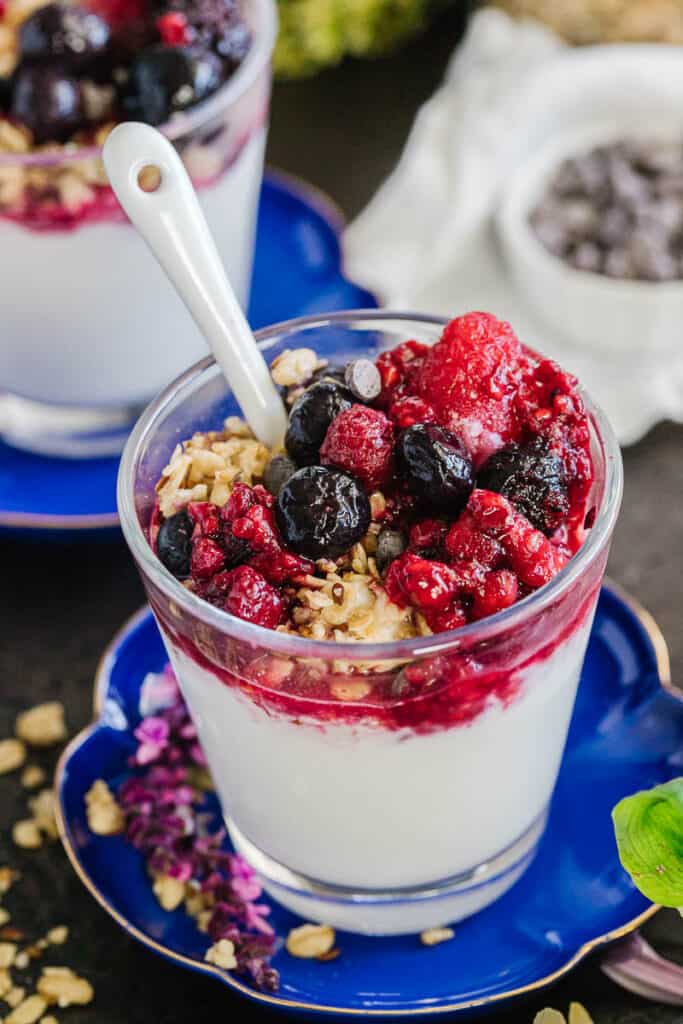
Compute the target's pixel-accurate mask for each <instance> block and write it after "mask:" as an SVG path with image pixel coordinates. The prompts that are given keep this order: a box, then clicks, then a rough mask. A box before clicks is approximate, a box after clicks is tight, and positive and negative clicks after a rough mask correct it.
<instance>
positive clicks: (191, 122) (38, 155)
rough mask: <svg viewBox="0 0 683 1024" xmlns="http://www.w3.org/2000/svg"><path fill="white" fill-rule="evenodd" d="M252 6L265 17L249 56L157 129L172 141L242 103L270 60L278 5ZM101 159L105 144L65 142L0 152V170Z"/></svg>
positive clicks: (268, 0) (271, 0)
mask: <svg viewBox="0 0 683 1024" xmlns="http://www.w3.org/2000/svg"><path fill="white" fill-rule="evenodd" d="M249 3H250V4H252V5H253V6H254V8H255V9H256V10H257V11H258V13H259V15H262V16H263V24H259V30H258V32H255V33H254V36H253V42H252V45H251V46H250V47H249V51H248V53H247V56H246V57H245V59H244V60H243V61H242V63H241V64H240V66H239V67H238V68H237V70H236V71H235V73H234V74H232V75H231V76H230V78H229V79H228V80H227V82H225V83H224V84H223V85H222V86H221V87H220V89H217V90H216V92H215V93H213V95H211V96H208V97H207V99H205V100H202V101H201V102H200V103H197V105H196V106H194V107H191V108H190V109H189V110H185V111H181V112H180V113H178V114H177V115H176V116H175V117H173V118H171V120H170V121H167V122H166V124H163V125H159V126H158V130H159V131H160V132H163V134H164V135H165V136H166V138H168V139H170V140H171V142H175V141H177V140H178V139H182V138H183V137H184V136H185V135H190V134H191V133H192V132H193V131H195V130H196V129H197V128H199V127H201V126H202V125H203V124H205V123H206V122H207V121H209V120H210V119H211V118H212V117H214V116H215V115H217V114H220V113H222V112H223V111H224V110H225V109H226V108H227V107H230V106H232V105H233V104H234V103H236V102H237V101H238V100H240V99H241V98H242V96H244V94H245V93H246V92H247V91H248V90H249V89H250V88H251V86H252V85H253V84H254V82H255V81H256V80H257V78H258V76H259V75H260V74H261V72H262V71H263V69H264V67H266V66H267V64H268V62H269V61H270V59H271V57H272V55H273V50H274V48H275V41H276V38H277V29H278V15H277V6H276V2H275V0H249ZM117 123H122V122H117ZM101 156H102V145H96V144H93V145H83V146H82V145H79V144H78V143H66V144H65V145H63V146H61V147H60V149H59V151H58V152H50V151H41V152H29V153H0V167H53V166H57V165H59V164H71V163H76V162H77V161H79V160H98V159H100V157H101Z"/></svg>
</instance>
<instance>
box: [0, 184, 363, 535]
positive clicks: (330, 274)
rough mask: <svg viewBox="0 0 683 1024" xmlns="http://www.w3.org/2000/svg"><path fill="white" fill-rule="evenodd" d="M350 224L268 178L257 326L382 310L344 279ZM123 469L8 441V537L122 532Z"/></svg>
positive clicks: (307, 188) (305, 189)
mask: <svg viewBox="0 0 683 1024" xmlns="http://www.w3.org/2000/svg"><path fill="white" fill-rule="evenodd" d="M343 227H344V217H343V215H342V213H341V211H340V210H339V209H338V208H337V207H336V206H335V204H334V203H333V202H332V200H331V199H329V198H328V197H327V196H326V195H324V194H323V193H322V192H320V191H318V190H317V189H315V188H314V187H313V186H311V185H309V184H307V183H306V182H303V181H299V180H297V179H295V178H291V177H289V175H286V174H282V173H280V172H278V171H269V172H268V173H267V174H266V177H265V180H264V184H263V190H262V192H261V203H260V207H259V217H258V229H257V237H256V254H255V260H254V277H253V285H252V298H251V305H250V309H249V319H250V323H251V324H252V326H253V327H255V328H258V327H265V326H267V325H268V324H274V323H278V322H279V321H280V320H288V319H289V318H290V317H295V316H304V315H305V314H309V313H319V312H327V311H333V310H341V309H362V308H366V309H367V308H374V307H375V306H376V305H377V301H376V299H375V297H374V296H373V295H371V294H370V292H366V291H364V290H363V289H362V288H358V287H356V285H354V284H351V282H349V281H347V280H346V278H345V277H344V275H343V270H342V266H341V252H340V245H339V236H340V234H341V231H342V229H343ZM118 465H119V460H118V459H117V458H99V459H87V460H77V459H76V460H73V459H59V458H46V457H44V456H39V455H32V454H29V453H28V452H22V451H19V450H18V449H16V448H10V447H9V446H8V445H5V444H3V443H2V442H1V441H0V533H2V532H4V531H12V532H13V533H20V534H28V535H30V536H35V537H42V538H44V537H48V536H53V535H55V534H56V535H58V536H60V537H61V536H63V534H64V533H65V532H66V533H67V534H72V533H73V532H74V531H79V532H80V531H107V532H112V531H115V530H116V529H117V528H118V515H117V512H116V474H117V472H118ZM26 481H30V483H31V486H30V487H27V486H26Z"/></svg>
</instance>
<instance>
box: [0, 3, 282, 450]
mask: <svg viewBox="0 0 683 1024" xmlns="http://www.w3.org/2000/svg"><path fill="white" fill-rule="evenodd" d="M244 11H245V16H246V17H247V19H248V21H249V22H250V24H251V27H252V32H253V41H252V46H251V49H250V51H249V53H248V55H247V57H246V59H245V61H244V63H243V64H242V65H241V67H240V68H239V69H238V70H237V71H236V73H235V74H234V75H233V76H232V78H231V79H230V80H229V81H228V82H226V84H225V85H224V86H223V87H222V88H221V89H220V90H219V91H218V92H217V93H215V94H214V95H213V96H211V97H210V98H209V99H208V100H206V101H204V102H203V103H201V104H199V105H198V106H196V107H194V108H193V109H192V110H189V111H187V112H185V113H184V114H182V115H179V116H177V117H175V118H174V119H173V120H172V122H170V123H169V125H167V126H166V127H165V128H164V131H165V133H166V134H167V135H168V136H169V137H170V138H171V139H172V141H173V142H174V143H175V145H176V147H177V149H178V151H179V152H180V154H181V156H182V158H183V161H184V163H185V165H186V167H187V169H188V171H189V172H190V175H191V177H192V179H193V182H194V184H195V187H196V188H197V190H198V193H199V198H200V202H201V204H202V207H203V209H204V213H205V215H206V218H207V220H208V223H209V226H210V228H211V232H212V234H213V236H214V238H215V240H216V244H217V245H218V250H219V252H220V254H221V256H222V258H223V260H224V263H225V266H226V269H227V271H228V274H229V276H230V279H231V281H232V283H233V285H234V287H235V290H236V292H237V295H238V297H239V298H240V300H241V301H242V303H243V304H244V305H246V302H247V298H248V294H249V283H250V277H251V266H252V258H253V249H254V235H255V227H256V212H257V204H258V196H259V190H260V186H261V180H262V172H263V152H264V147H265V140H266V131H267V121H268V106H269V99H270V83H271V70H270V58H271V54H272V50H273V45H274V42H275V35H276V27H277V18H276V10H275V2H274V0H244ZM8 130H9V131H11V129H8ZM19 135H20V133H19ZM16 144H17V146H19V142H18V141H17V142H16ZM10 145H11V139H9V140H7V139H4V140H0V247H2V251H3V252H4V253H5V254H6V258H5V259H4V260H3V265H2V274H1V275H0V314H1V316H2V324H3V338H2V343H1V344H0V435H1V436H3V437H4V439H5V440H7V441H9V442H10V443H12V444H15V445H17V446H19V447H25V448H29V449H32V450H37V451H42V452H46V453H53V454H65V455H76V456H78V455H101V454H106V453H115V452H118V451H120V450H121V448H122V446H123V443H124V442H125V438H126V437H127V434H128V432H129V430H130V428H131V426H132V424H133V423H134V421H135V419H136V417H137V415H138V414H139V412H140V410H141V408H142V407H143V406H144V405H145V404H146V403H147V402H148V401H149V400H150V398H151V397H152V396H153V395H155V394H156V393H157V392H158V391H159V390H160V388H162V387H163V386H164V385H166V384H167V383H168V382H169V380H172V379H173V377H175V376H177V374H179V373H180V372H181V371H182V370H184V369H185V368H186V367H187V366H189V365H190V364H191V363H193V362H195V361H196V360H197V359H200V358H201V357H202V356H203V355H204V354H205V353H206V345H205V344H204V341H203V339H202V338H201V337H200V335H199V333H198V331H197V329H196V327H195V325H194V324H193V323H192V320H191V318H190V316H189V314H188V313H187V311H186V309H185V307H184V306H183V304H182V302H181V301H180V299H179V298H178V296H177V295H176V294H175V292H174V290H173V288H172V287H171V286H170V284H169V283H168V281H167V280H166V278H165V276H164V274H163V272H162V270H161V268H160V267H159V266H158V265H157V263H156V261H155V260H154V259H153V258H152V257H151V256H150V254H149V251H148V250H147V248H146V246H145V243H144V242H143V241H142V239H141V238H140V237H139V236H138V234H137V232H136V231H135V230H134V229H133V228H132V227H131V226H130V224H129V223H128V222H127V220H126V218H125V215H124V214H123V211H122V210H121V209H120V207H119V206H118V204H117V202H116V199H115V197H114V195H113V193H112V191H111V189H110V188H109V186H108V184H107V178H106V175H105V172H104V168H103V165H102V162H101V159H100V156H101V149H100V147H98V146H94V147H91V148H88V149H84V148H82V147H80V148H79V147H74V148H73V150H72V151H69V152H67V151H65V149H64V148H62V149H60V150H59V151H58V152H56V153H51V152H48V151H41V152H35V153H21V152H16V153H11V152H6V151H4V150H5V149H6V148H8V147H9V146H10Z"/></svg>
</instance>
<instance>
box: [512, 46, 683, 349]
mask: <svg viewBox="0 0 683 1024" xmlns="http://www.w3.org/2000/svg"><path fill="white" fill-rule="evenodd" d="M522 98H523V102H524V105H525V115H526V116H525V120H526V124H527V126H528V129H527V135H526V137H525V139H524V140H523V141H522V142H521V146H522V147H523V148H524V149H525V151H526V153H525V155H521V154H519V155H518V159H517V160H515V161H514V162H513V169H512V172H511V174H510V177H509V179H508V181H507V183H506V186H505V187H504V189H503V192H502V195H501V197H500V203H499V207H498V211H497V217H496V220H497V227H498V232H499V236H500V241H501V244H502V248H503V253H504V256H505V260H506V263H507V265H508V268H509V272H510V274H511V276H512V278H513V280H514V282H515V284H516V286H517V287H518V289H519V290H520V292H521V293H522V295H523V296H524V298H525V299H526V301H527V302H528V303H529V305H530V306H531V307H532V308H533V309H534V310H535V312H536V313H537V314H538V316H539V318H541V319H542V320H543V321H544V322H545V323H546V324H547V325H548V326H549V327H552V329H553V331H558V330H559V331H561V332H562V333H563V334H564V335H565V336H566V338H567V339H568V340H569V341H571V342H573V343H575V344H577V345H582V346H588V347H590V348H592V349H593V350H596V351H603V352H614V353H624V352H627V351H628V352H636V351H638V352H639V353H640V354H641V355H643V354H645V353H647V352H653V353H654V352H664V351H671V350H673V349H675V348H677V347H678V346H679V345H680V325H681V323H682V322H683V281H662V282H654V281H627V280H616V279H612V278H608V277H605V276H603V275H601V274H595V273H590V272H587V271H581V270H576V269H575V268H573V267H571V266H569V265H568V264H567V263H565V262H564V261H563V260H562V259H561V258H560V257H558V256H554V255H553V254H552V253H550V252H549V251H548V250H547V249H546V248H545V247H544V246H543V244H542V243H541V242H540V241H539V239H538V238H537V237H536V235H535V233H534V231H533V229H532V228H531V225H530V224H529V214H530V213H531V211H532V210H533V209H534V208H535V206H536V205H537V203H538V201H539V200H540V199H541V198H542V196H543V194H544V193H545V191H546V187H547V185H548V184H549V179H550V178H551V177H552V175H553V174H554V172H555V170H556V169H557V168H558V166H559V164H560V163H561V162H562V160H563V159H565V158H566V157H568V156H578V155H581V154H583V153H586V152H588V151H589V150H590V149H592V148H593V147H594V146H596V145H600V144H604V143H609V142H615V141H618V140H620V139H625V138H636V139H650V138H653V139H666V140H676V141H683V49H681V48H678V47H668V46H662V47H654V46H640V45H633V46H613V47H606V46H600V47H591V48H589V49H587V50H585V51H570V52H568V53H566V54H562V55H561V56H560V57H557V58H555V59H554V60H553V61H552V63H551V64H550V65H549V66H546V67H544V68H541V70H540V71H539V72H538V73H537V74H535V75H534V76H533V77H532V80H531V81H530V82H529V85H528V87H527V88H526V89H525V90H524V93H523V94H522Z"/></svg>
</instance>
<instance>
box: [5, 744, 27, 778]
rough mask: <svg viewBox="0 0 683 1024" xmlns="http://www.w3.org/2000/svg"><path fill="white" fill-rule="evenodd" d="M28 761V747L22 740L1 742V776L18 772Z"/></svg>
mask: <svg viewBox="0 0 683 1024" xmlns="http://www.w3.org/2000/svg"><path fill="white" fill-rule="evenodd" d="M25 760H26V747H25V746H24V744H23V743H22V742H21V740H15V739H9V740H0V775H6V774H7V773H8V772H13V771H16V770H17V768H21V766H22V764H23V763H24V761H25Z"/></svg>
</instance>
